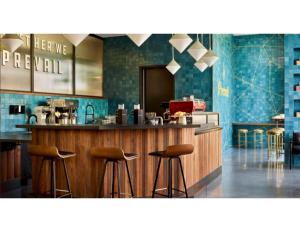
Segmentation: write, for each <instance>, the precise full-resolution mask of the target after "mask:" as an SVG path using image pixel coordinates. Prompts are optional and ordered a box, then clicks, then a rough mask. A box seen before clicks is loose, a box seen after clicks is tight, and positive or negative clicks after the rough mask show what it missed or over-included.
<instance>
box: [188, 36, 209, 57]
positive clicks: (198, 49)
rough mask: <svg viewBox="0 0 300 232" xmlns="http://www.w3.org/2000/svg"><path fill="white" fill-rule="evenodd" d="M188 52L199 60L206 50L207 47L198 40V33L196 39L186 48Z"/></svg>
mask: <svg viewBox="0 0 300 232" xmlns="http://www.w3.org/2000/svg"><path fill="white" fill-rule="evenodd" d="M188 52H189V54H190V55H191V56H192V57H193V58H194V59H195V60H196V61H197V60H200V59H201V58H202V57H203V56H204V55H205V53H206V52H207V49H206V48H205V47H204V46H203V44H202V43H201V42H200V41H199V37H198V35H197V39H196V41H195V42H194V43H193V44H192V46H190V48H189V49H188Z"/></svg>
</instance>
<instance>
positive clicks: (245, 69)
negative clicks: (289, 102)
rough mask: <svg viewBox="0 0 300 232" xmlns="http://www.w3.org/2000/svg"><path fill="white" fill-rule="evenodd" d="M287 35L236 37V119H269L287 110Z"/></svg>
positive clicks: (234, 100) (234, 104) (234, 96)
mask: <svg viewBox="0 0 300 232" xmlns="http://www.w3.org/2000/svg"><path fill="white" fill-rule="evenodd" d="M283 53H284V48H283V35H278V34H276V35H271V34H269V35H249V36H235V37H234V51H233V57H234V65H233V71H234V81H233V90H234V94H233V107H234V121H239V122H269V121H271V120H272V119H271V117H272V116H274V115H276V114H280V113H283V112H284V107H283V106H284V58H283V57H284V54H283Z"/></svg>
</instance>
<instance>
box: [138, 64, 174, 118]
mask: <svg viewBox="0 0 300 232" xmlns="http://www.w3.org/2000/svg"><path fill="white" fill-rule="evenodd" d="M140 82H141V83H140V88H141V92H140V94H141V105H142V107H143V108H144V109H145V112H156V113H157V115H160V116H162V114H163V113H164V111H165V109H164V108H162V107H160V104H161V103H162V102H168V101H170V100H172V99H174V97H175V93H174V92H175V88H174V87H175V79H174V76H173V75H172V74H171V73H170V72H169V71H168V70H167V69H166V67H165V65H163V66H151V67H142V68H141V80H140Z"/></svg>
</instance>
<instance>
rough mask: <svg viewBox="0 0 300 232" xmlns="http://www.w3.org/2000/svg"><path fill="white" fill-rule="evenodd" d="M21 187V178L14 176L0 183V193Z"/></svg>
mask: <svg viewBox="0 0 300 232" xmlns="http://www.w3.org/2000/svg"><path fill="white" fill-rule="evenodd" d="M20 187H21V178H15V179H12V180H8V181H5V182H3V183H1V184H0V193H4V192H8V191H11V190H13V189H17V188H20Z"/></svg>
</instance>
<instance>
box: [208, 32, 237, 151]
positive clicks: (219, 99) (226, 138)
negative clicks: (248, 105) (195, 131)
mask: <svg viewBox="0 0 300 232" xmlns="http://www.w3.org/2000/svg"><path fill="white" fill-rule="evenodd" d="M233 46H234V44H233V36H232V35H229V34H226V35H224V34H216V35H214V36H213V50H214V51H215V52H216V53H217V54H218V56H219V60H218V62H217V63H216V64H215V65H214V66H213V111H215V112H219V113H220V125H221V127H222V128H223V130H222V142H223V146H222V147H223V150H226V149H228V148H230V147H231V146H232V117H233V115H234V114H233V109H232V102H231V101H232V92H233V91H232V82H233V76H234V73H233V56H232V53H233ZM218 84H221V87H222V88H226V89H228V90H229V95H228V96H226V94H222V91H220V90H219V88H218V87H219V86H218Z"/></svg>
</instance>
